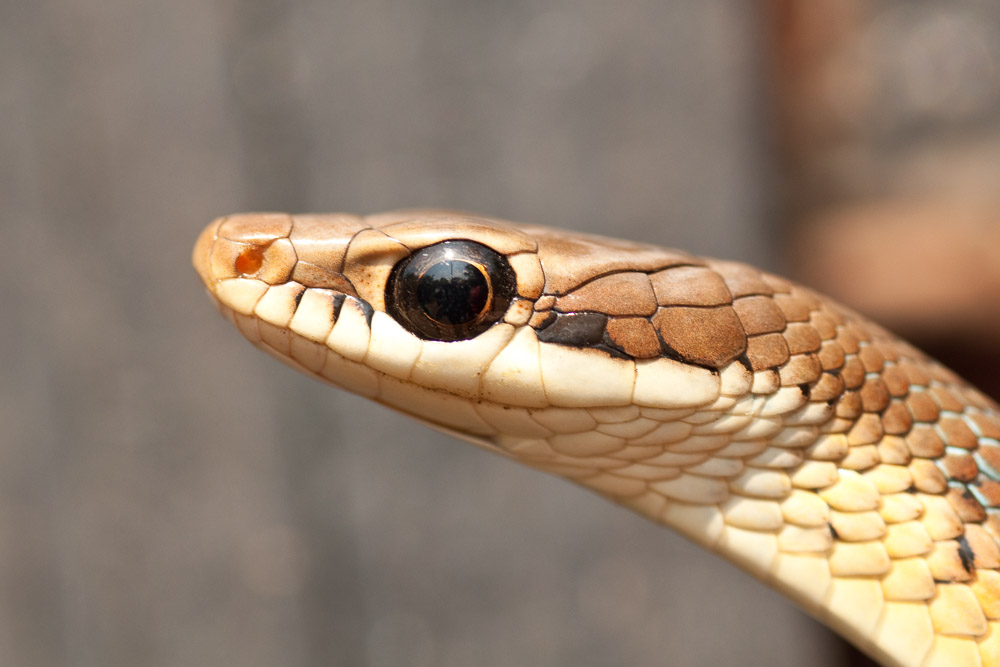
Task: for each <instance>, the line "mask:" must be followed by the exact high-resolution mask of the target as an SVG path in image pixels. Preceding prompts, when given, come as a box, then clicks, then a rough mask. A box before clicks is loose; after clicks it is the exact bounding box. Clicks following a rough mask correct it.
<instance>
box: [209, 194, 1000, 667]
mask: <svg viewBox="0 0 1000 667" xmlns="http://www.w3.org/2000/svg"><path fill="white" fill-rule="evenodd" d="M194 264H195V266H196V268H197V270H198V272H199V274H200V275H201V277H202V279H203V281H204V282H205V284H206V286H207V287H208V291H209V293H210V295H211V296H212V298H213V299H214V300H215V302H216V304H217V306H218V307H219V309H220V310H221V312H222V313H223V315H224V316H225V317H226V318H227V319H228V320H230V321H231V322H232V323H233V324H234V325H235V326H236V327H237V328H238V329H239V330H240V332H241V333H242V334H243V335H244V336H245V337H247V338H248V339H249V340H250V341H251V342H252V343H254V344H255V345H257V346H258V347H260V348H262V349H264V350H266V351H268V352H269V353H271V354H273V355H274V356H276V357H278V358H279V359H281V360H282V361H284V362H286V363H288V364H290V365H291V366H293V367H295V368H297V369H299V370H300V371H302V372H304V373H306V374H308V375H311V376H313V377H316V378H319V379H321V380H323V381H326V382H329V383H332V384H334V385H336V386H339V387H342V388H345V389H347V390H349V391H352V392H355V393H358V394H361V395H363V396H367V397H369V398H372V399H374V400H376V401H378V402H380V403H383V404H385V405H387V406H389V407H392V408H394V409H396V410H399V411H401V412H403V413H406V414H408V415H410V416H412V417H415V418H417V419H419V420H421V421H423V422H426V423H428V424H430V425H432V426H435V427H437V428H439V429H442V430H445V431H447V432H449V433H452V434H454V435H456V436H458V437H460V438H462V439H465V440H467V441H470V442H473V443H475V444H477V445H480V446H482V447H485V448H487V449H489V450H491V451H493V452H496V453H498V454H501V455H503V456H506V457H509V458H512V459H515V460H518V461H520V462H522V463H525V464H527V465H529V466H532V467H534V468H537V469H540V470H543V471H546V472H550V473H554V474H556V475H560V476H562V477H565V478H567V479H569V480H571V481H573V482H575V483H577V484H580V485H583V486H585V487H588V488H590V489H592V490H594V491H596V492H597V493H599V494H601V495H603V496H605V497H607V498H609V499H611V500H613V501H614V502H616V503H620V504H621V505H624V506H626V507H628V508H630V509H632V510H634V511H636V512H638V513H640V514H642V515H645V516H646V517H649V518H650V519H652V520H653V521H656V522H658V523H661V524H663V525H666V526H669V527H671V528H673V529H675V530H677V531H680V532H681V533H682V534H684V535H686V536H687V537H688V538H690V539H691V540H694V541H695V542H697V543H699V544H701V545H704V546H705V547H706V548H708V549H711V550H713V551H715V552H717V553H719V554H721V555H723V556H724V557H726V558H728V559H729V560H730V561H732V562H733V563H735V564H736V565H738V566H739V567H741V568H743V569H744V570H746V571H747V572H749V573H750V574H752V575H754V576H756V577H758V578H759V579H761V580H762V581H764V582H766V583H768V584H770V585H772V586H774V587H776V588H778V589H780V590H781V591H783V592H784V593H785V594H787V595H788V596H789V597H790V598H792V599H793V600H795V601H796V602H797V603H798V604H800V605H801V606H802V607H804V608H805V609H806V610H808V611H809V612H810V613H812V614H813V615H815V616H816V617H818V618H819V619H820V620H822V621H824V622H826V623H827V624H829V625H830V626H832V627H833V628H834V629H835V630H837V631H838V632H840V633H841V634H842V635H844V636H845V637H846V638H847V639H849V640H850V641H851V642H853V643H854V644H856V645H857V646H858V647H859V648H860V649H861V650H863V651H865V652H867V653H868V654H869V655H871V656H872V657H874V658H875V659H877V660H879V661H880V662H882V663H884V664H887V665H896V664H898V665H927V666H930V665H948V666H955V665H1000V572H998V568H1000V546H998V538H1000V518H998V508H1000V409H998V406H997V405H996V404H995V403H994V402H993V401H991V400H990V399H989V398H987V397H985V396H984V395H983V394H981V393H980V392H979V391H977V390H976V389H974V388H973V387H971V386H970V385H968V384H967V383H966V382H964V381H963V380H962V379H960V378H959V377H957V376H956V375H955V374H954V373H952V372H951V371H949V370H948V369H946V368H944V367H943V366H941V365H940V364H939V363H937V362H935V361H934V360H932V359H930V358H929V357H927V356H926V355H924V354H923V353H921V352H920V351H919V350H917V349H915V348H914V347H912V346H910V345H909V344H907V343H905V342H904V341H902V340H900V339H899V338H897V337H895V336H894V335H892V334H890V333H888V332H887V331H885V330H884V329H882V328H880V327H879V326H877V325H875V324H873V323H872V322H870V321H868V320H866V319H865V318H863V317H861V316H859V315H857V314H855V313H853V312H851V311H850V310H848V309H846V308H844V307H843V306H840V305H838V304H837V303H834V302H832V301H831V300H829V299H827V298H824V297H823V296H820V295H818V294H816V293H814V292H813V291H811V290H809V289H807V288H805V287H802V286H799V285H797V284H794V283H792V282H789V281H787V280H784V279H782V278H779V277H777V276H774V275H771V274H768V273H765V272H762V271H759V270H757V269H754V268H752V267H749V266H746V265H743V264H738V263H734V262H726V261H718V260H712V259H704V258H699V257H694V256H691V255H689V254H687V253H684V252H681V251H677V250H669V249H664V248H660V247H656V246H651V245H644V244H639V243H631V242H626V241H618V240H613V239H608V238H603V237H597V236H589V235H585V234H577V233H572V232H567V231H561V230H556V229H551V228H546V227H540V226H533V225H516V224H512V223H507V222H502V221H498V220H493V219H489V218H483V217H477V216H472V215H467V214H460V213H450V212H432V211H397V212H392V213H385V214H379V215H373V216H367V217H359V216H354V215H347V214H332V215H310V216H299V215H296V216H291V215H286V214H246V215H239V216H230V217H227V218H222V219H219V220H216V221H215V222H213V223H212V224H211V225H209V226H208V227H207V228H206V229H205V231H204V232H203V233H202V235H201V237H200V238H199V240H198V242H197V245H196V247H195V251H194ZM497 267H499V268H497Z"/></svg>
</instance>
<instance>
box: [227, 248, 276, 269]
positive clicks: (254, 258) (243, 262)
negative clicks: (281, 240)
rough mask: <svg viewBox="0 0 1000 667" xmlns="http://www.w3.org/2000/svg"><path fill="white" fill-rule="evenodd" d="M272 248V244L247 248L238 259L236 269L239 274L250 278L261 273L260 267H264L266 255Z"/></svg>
mask: <svg viewBox="0 0 1000 667" xmlns="http://www.w3.org/2000/svg"><path fill="white" fill-rule="evenodd" d="M270 247H271V244H270V243H267V244H265V245H252V246H249V247H247V248H246V250H244V251H243V252H241V253H240V254H239V255H238V256H237V257H236V262H235V264H234V267H235V268H236V271H237V273H241V274H243V275H245V276H249V275H253V274H255V273H257V272H258V271H260V267H261V266H263V265H264V253H265V252H267V249H268V248H270Z"/></svg>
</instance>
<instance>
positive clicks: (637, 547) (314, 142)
mask: <svg viewBox="0 0 1000 667" xmlns="http://www.w3.org/2000/svg"><path fill="white" fill-rule="evenodd" d="M0 153H2V156H3V158H2V160H0V201H2V202H3V232H4V235H3V238H4V240H5V242H6V246H5V247H6V248H7V250H6V252H5V253H4V254H3V261H2V262H0V309H2V311H0V312H2V314H3V322H4V326H3V327H0V361H2V377H3V382H2V383H0V391H2V396H0V423H2V424H3V430H2V436H0V664H3V665H8V664H12V665H13V664H16V665H41V666H44V665H84V666H91V665H93V666H98V665H100V666H102V667H103V666H108V665H112V666H116V665H122V666H125V665H169V666H180V665H192V666H196V665H372V666H383V665H417V666H431V665H433V666H437V665H445V666H456V667H458V666H466V665H523V664H536V665H610V664H627V665H654V664H672V665H719V664H747V665H763V664H768V665H802V664H809V665H824V664H825V665H838V664H849V663H851V662H852V661H855V660H858V658H857V656H856V654H854V653H852V652H851V650H850V649H849V648H847V647H846V646H845V645H844V644H843V643H841V642H840V641H839V640H838V639H837V638H835V637H834V636H833V635H832V634H830V633H829V632H828V631H826V630H825V629H823V628H822V627H821V626H820V625H819V624H817V623H815V622H814V621H812V620H811V619H809V618H808V617H806V616H805V615H804V614H803V613H801V612H799V611H797V610H796V609H795V608H793V607H792V606H791V605H790V604H788V603H786V602H785V601H784V600H783V599H782V598H781V597H780V596H778V595H777V594H776V593H773V592H772V591H770V590H769V589H767V588H766V587H764V586H762V585H760V584H758V583H756V582H754V581H752V580H751V579H750V578H749V577H747V576H745V575H743V574H741V573H740V572H738V571H736V570H735V569H734V568H732V567H730V566H728V565H726V564H724V563H722V562H721V561H720V560H719V559H718V558H716V557H714V556H712V555H709V554H706V553H705V552H703V551H701V550H700V549H697V548H695V547H693V546H691V545H689V544H687V543H686V542H684V541H683V540H682V539H680V538H678V537H677V536H675V535H673V534H672V533H670V532H669V531H665V530H656V529H655V528H654V527H652V526H651V525H649V524H648V523H647V522H646V521H644V520H642V519H640V518H638V517H635V516H632V515H631V514H630V513H628V512H624V511H621V510H619V509H618V508H615V507H613V506H612V505H610V504H608V503H606V502H605V501H603V500H600V499H598V498H596V497H595V496H592V495H591V494H589V493H587V492H584V491H582V490H579V489H577V488H574V487H572V486H570V485H568V484H566V483H563V482H560V481H556V480H554V479H550V478H548V477H546V476H544V475H541V474H539V473H536V472H533V471H530V470H527V469H522V468H519V467H517V466H516V465H514V464H511V463H508V462H505V461H502V460H500V459H497V458H495V457H491V456H488V455H486V454H484V453H482V452H480V451H478V450H475V449H474V448H471V447H468V446H466V445H464V444H461V443H458V442H455V441H452V440H449V439H448V438H446V437H444V436H441V435H439V434H437V433H434V432H431V431H428V430H426V429H423V428H418V427H414V426H413V425H411V424H410V423H408V422H406V421H405V420H404V419H403V418H402V417H397V416H395V415H392V414H389V413H387V412H386V411H385V410H383V409H381V408H378V407H377V406H374V405H370V404H368V403H366V402H365V401H363V400H361V399H357V398H354V397H351V396H348V395H346V394H343V393H338V392H336V391H333V390H330V389H328V388H325V387H322V386H319V385H317V384H315V383H313V382H311V381H309V380H308V379H306V378H303V377H299V376H298V375H296V374H295V373H293V372H291V371H289V370H287V369H285V368H283V367H281V366H280V365H278V364H277V362H274V361H272V360H271V359H269V358H267V357H266V356H264V355H261V354H259V353H257V352H255V351H254V350H252V348H251V347H250V346H249V345H248V344H246V343H245V342H243V341H242V340H241V339H239V338H238V336H237V334H236V332H235V331H232V330H231V328H230V327H229V325H227V324H226V323H225V322H224V321H223V320H222V319H221V318H220V317H218V315H217V314H216V313H215V312H214V311H213V309H212V308H211V306H210V305H209V303H208V301H207V300H206V299H205V298H204V297H203V294H202V289H201V287H200V286H199V284H198V281H197V278H196V277H195V275H194V272H193V270H192V269H191V267H190V261H189V252H190V246H191V244H192V243H193V241H194V238H195V236H196V234H197V232H198V231H199V230H200V229H201V227H202V226H203V225H204V224H206V223H207V222H208V221H209V220H210V219H211V218H213V217H215V216H217V215H221V214H224V213H227V212H233V211H246V210H255V209H271V210H273V209H278V210H293V211H332V210H346V211H353V212H374V211H379V210H384V209H390V208H394V207H401V206H448V207H457V208H467V209H471V210H478V211H482V212H484V213H489V214H491V215H496V216H500V217H506V218H511V219H520V220H527V221H532V222H541V223H546V224H551V225H557V226H564V227H571V228H576V229H581V230H587V231H596V232H603V233H608V234H613V235H620V236H624V237H629V238H635V239H641V240H645V241H650V242H655V243H660V244H664V245H671V246H677V247H683V248H686V249H688V250H691V251H694V252H697V253H702V254H709V255H715V256H723V257H728V258H734V259H741V260H745V261H749V262H752V263H755V264H758V265H762V266H764V267H767V268H770V269H774V270H778V271H781V272H785V273H789V272H791V273H793V275H795V276H796V277H800V278H804V279H807V280H808V281H810V282H812V283H815V284H818V285H819V286H821V287H822V288H823V289H824V290H826V291H828V292H833V293H835V294H836V295H837V296H838V298H840V299H842V300H844V301H846V302H848V303H850V304H852V305H854V306H856V307H858V308H860V309H862V310H865V311H866V312H869V313H870V314H872V315H874V316H876V317H877V318H879V319H881V320H883V321H886V322H887V323H888V324H889V325H890V326H893V327H895V328H896V329H897V330H900V331H902V332H903V333H906V334H908V335H910V336H911V337H914V338H916V339H917V340H918V342H921V343H923V344H926V345H929V346H930V347H932V348H933V351H934V352H935V353H937V354H938V355H940V356H947V355H948V353H949V351H955V350H958V351H959V355H958V357H956V358H955V359H953V360H952V361H953V363H956V364H958V365H960V366H962V370H964V371H966V372H968V373H970V374H974V373H975V372H976V371H977V370H979V371H980V372H979V373H978V375H979V376H980V377H977V378H975V379H976V380H977V381H979V382H980V383H981V384H983V385H984V386H986V385H989V384H990V383H993V385H992V386H993V388H994V389H995V388H996V385H995V383H996V378H997V375H996V374H995V370H996V368H997V364H996V363H995V362H996V359H997V353H996V351H995V348H996V347H998V346H997V345H996V343H995V341H996V332H997V331H998V330H1000V316H998V312H1000V308H998V306H997V299H996V297H995V295H996V294H997V289H998V287H1000V285H998V283H1000V280H998V268H997V267H998V266H1000V263H998V262H997V261H996V257H997V252H998V247H1000V245H998V241H1000V232H998V228H1000V217H998V215H997V212H998V210H1000V207H998V205H997V196H998V190H1000V188H998V180H1000V178H998V175H1000V164H998V160H1000V7H998V6H997V5H996V3H992V2H990V1H989V0H978V1H977V0H962V1H959V2H954V3H948V4H947V5H944V4H943V3H934V2H914V1H903V0H898V1H890V0H881V1H870V2H858V1H855V0H850V1H848V0H844V1H843V2H840V1H839V0H825V1H823V2H819V1H817V2H812V1H810V2H804V1H802V2H790V1H787V0H771V2H769V3H763V4H760V5H758V6H751V3H745V2H740V1H738V0H710V1H707V2H694V1H690V2H673V3H662V2H656V1H653V0H645V1H644V0H623V1H621V2H616V3H609V2H603V1H601V0H575V1H574V2H569V1H568V0H567V1H562V2H543V3H537V2H530V3H529V2H506V3H499V2H468V1H461V0H434V1H430V0H427V1H425V0H420V1H409V0H383V1H380V2H371V3H351V2H343V1H335V2H321V1H318V0H302V1H300V2H291V3H287V2H277V1H276V0H257V1H253V2H233V1H221V0H220V1H213V0H210V1H206V0H176V1H174V2H170V3H143V2H138V3H137V2H126V1H124V0H100V1H98V0H82V1H77V2H72V1H70V0H37V1H35V2H30V3H28V2H17V1H16V0H7V1H6V2H0ZM848 232H849V234H848ZM963 358H964V361H963ZM991 364H992V365H991ZM984 368H985V369H989V370H990V371H994V372H993V373H992V374H990V373H985V374H984V373H982V369H984ZM987 388H989V387H987Z"/></svg>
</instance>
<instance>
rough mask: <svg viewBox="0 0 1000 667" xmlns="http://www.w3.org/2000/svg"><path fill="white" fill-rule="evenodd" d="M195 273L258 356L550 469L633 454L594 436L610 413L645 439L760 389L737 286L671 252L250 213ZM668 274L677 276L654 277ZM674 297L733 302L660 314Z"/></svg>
mask: <svg viewBox="0 0 1000 667" xmlns="http://www.w3.org/2000/svg"><path fill="white" fill-rule="evenodd" d="M194 264H195V267H196V268H197V270H198V272H199V274H200V276H201V278H202V280H203V281H204V283H205V285H206V286H207V287H208V291H209V293H210V295H211V296H212V297H213V299H214V301H215V302H216V304H217V305H218V307H219V308H220V310H221V312H222V313H223V315H224V316H225V317H226V318H227V319H229V320H230V321H232V322H233V323H234V324H235V325H236V326H237V328H238V329H239V330H240V331H241V332H242V333H243V335H244V336H246V337H247V338H248V339H249V340H250V341H251V342H252V343H254V344H255V345H257V346H258V347H261V348H263V349H264V350H266V351H267V352H269V353H271V354H272V355H274V356H276V357H277V358H279V359H281V360H282V361H284V362H286V363H288V364H290V365H292V366H294V367H296V368H298V369H299V370H302V371H304V372H306V373H308V374H310V375H313V376H315V377H318V378H320V379H322V380H325V381H327V382H331V383H333V384H335V385H338V386H341V387H343V388H346V389H348V390H350V391H352V392H354V393H358V394H361V395H363V396H367V397H370V398H373V399H375V400H378V401H379V402H381V403H384V404H387V405H389V406H391V407H393V408H396V409H398V410H401V411H403V412H406V413H408V414H410V415H412V416H414V417H417V418H419V419H421V420H423V421H425V422H427V423H430V424H432V425H434V426H437V427H439V428H442V429H444V430H447V431H450V432H453V433H454V434H456V435H459V436H460V437H463V438H464V439H467V440H471V441H474V442H476V443H477V444H481V445H486V446H488V447H490V448H491V449H495V450H499V451H502V452H503V453H506V454H511V453H519V454H522V455H524V456H528V457H529V458H531V459H532V460H533V463H535V464H538V463H543V462H544V461H543V460H542V459H546V460H548V459H552V460H557V459H561V458H564V457H565V456H575V457H584V456H591V455H594V456H596V455H603V454H605V453H607V452H610V451H617V450H619V449H621V448H623V447H625V446H626V442H627V438H625V437H624V436H623V435H616V434H601V433H600V432H598V431H595V430H594V429H593V427H594V425H595V424H594V416H593V414H595V411H597V413H600V415H599V416H600V418H601V419H611V420H615V421H614V422H613V423H615V424H617V427H613V428H612V427H609V429H607V430H609V431H612V432H613V433H618V432H622V433H625V432H626V431H630V432H631V433H638V432H640V431H641V430H643V429H648V427H649V426H650V425H651V424H652V423H653V422H652V421H651V420H650V419H648V418H642V417H641V416H640V408H646V409H648V410H661V411H662V410H666V411H668V412H669V411H672V410H682V411H683V410H690V409H692V408H693V407H695V406H698V405H708V404H711V403H712V402H714V401H715V400H717V399H718V398H719V396H720V392H721V391H722V389H723V384H724V382H723V380H724V379H725V380H726V383H728V384H733V382H736V383H737V384H741V385H745V386H746V388H748V387H749V382H750V373H749V371H748V369H747V366H746V360H745V359H743V360H742V361H740V360H739V359H738V357H740V355H741V354H743V353H744V352H745V347H746V341H745V335H744V333H743V330H742V329H741V328H740V326H739V323H738V320H737V318H736V316H735V314H734V312H733V311H732V308H731V307H729V303H731V297H730V296H729V293H728V291H726V289H725V287H724V286H721V279H720V278H719V277H718V276H717V275H715V274H714V273H712V272H711V271H710V270H708V269H707V268H705V267H702V266H697V265H698V264H700V262H699V261H698V260H696V259H695V258H693V257H691V256H689V255H687V254H684V253H680V252H676V251H668V250H664V249H661V248H656V247H654V246H648V245H643V244H635V243H628V242H623V241H616V240H612V239H606V238H602V237H594V236H588V235H584V234H576V235H573V234H568V233H566V232H561V231H557V230H552V229H548V228H545V227H537V226H534V227H532V226H524V225H520V226H519V225H514V224H511V223H504V222H500V221H497V220H492V219H489V218H483V217H477V216H470V215H466V214H461V213H453V212H434V211H399V212H393V213H387V214H381V215H377V216H369V217H365V218H362V217H358V216H353V215H346V214H333V215H323V216H290V215H287V214H246V215H236V216H229V217H226V218H221V219H219V220H216V221H214V222H213V223H212V224H210V225H209V226H208V227H207V228H206V229H205V231H204V232H203V233H202V235H201V237H200V238H199V240H198V242H197V244H196V247H195V251H194ZM667 269H672V270H673V273H671V274H670V276H671V277H676V280H675V281H671V280H663V279H660V280H658V281H653V280H651V279H650V276H649V272H651V271H660V272H664V271H666V270H667ZM664 275H666V274H664ZM673 283H676V284H673ZM716 283H718V284H716ZM671 285H672V286H671ZM720 286H721V287H720ZM713 290H714V291H715V292H720V293H724V295H723V296H722V297H720V296H719V295H718V294H716V295H714V296H713V294H712V292H713ZM658 293H659V295H660V297H659V298H660V300H663V299H673V300H679V301H683V300H684V299H687V300H691V299H696V298H697V299H701V300H705V299H706V298H707V299H709V300H710V301H711V299H713V298H714V299H715V301H713V302H711V304H710V305H712V306H714V305H718V304H723V303H724V305H725V308H724V309H723V310H720V311H719V312H718V313H715V312H714V309H713V308H710V307H706V306H705V304H704V303H702V304H700V305H699V308H700V310H699V311H698V312H696V313H694V315H695V317H694V318H691V317H689V318H687V319H684V318H681V319H680V320H677V321H676V322H674V321H667V320H668V319H669V318H664V317H660V318H659V319H656V318H657V315H658V313H660V311H661V310H663V309H662V308H661V306H660V305H659V303H658ZM716 302H718V304H717V303H716ZM727 368H729V369H730V370H729V371H728V374H726V375H725V378H724V377H723V374H724V371H725V370H726V369H727ZM736 376H738V377H736ZM734 378H735V379H734ZM666 415H667V413H662V414H659V415H658V417H660V418H663V417H665V416H666ZM623 422H629V423H632V422H635V423H634V424H633V426H632V428H631V430H630V429H629V428H627V427H624V426H622V423H623ZM584 432H586V434H585V435H583V434H584ZM542 452H547V453H548V454H547V455H545V456H542V457H541V459H539V458H538V454H540V453H542ZM560 452H563V453H560Z"/></svg>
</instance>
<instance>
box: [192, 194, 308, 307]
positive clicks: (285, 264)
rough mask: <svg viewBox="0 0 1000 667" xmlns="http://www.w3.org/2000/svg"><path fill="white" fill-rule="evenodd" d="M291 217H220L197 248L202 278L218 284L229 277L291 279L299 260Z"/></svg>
mask: <svg viewBox="0 0 1000 667" xmlns="http://www.w3.org/2000/svg"><path fill="white" fill-rule="evenodd" d="M291 230H292V221H291V217H290V216H287V215H283V214H273V213H253V214H245V215H234V216H229V217H227V218H220V219H218V220H216V221H215V222H213V223H212V224H210V225H209V226H208V227H206V228H205V231H203V232H202V233H201V236H200V237H199V238H198V241H197V243H196V244H195V248H194V257H193V260H194V265H195V268H196V269H197V270H198V273H199V274H200V275H201V279H202V280H203V281H204V282H205V284H206V285H207V286H208V287H209V289H213V290H214V286H215V285H216V284H217V283H218V282H219V281H222V280H227V279H229V278H253V279H256V280H260V281H262V282H264V283H266V284H268V285H280V284H282V283H285V282H288V280H289V279H290V278H291V276H292V272H293V271H294V270H295V264H296V261H297V258H296V254H295V249H294V248H293V247H292V242H291V240H290V239H289V234H290V233H291Z"/></svg>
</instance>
